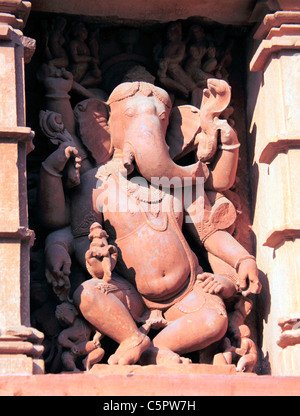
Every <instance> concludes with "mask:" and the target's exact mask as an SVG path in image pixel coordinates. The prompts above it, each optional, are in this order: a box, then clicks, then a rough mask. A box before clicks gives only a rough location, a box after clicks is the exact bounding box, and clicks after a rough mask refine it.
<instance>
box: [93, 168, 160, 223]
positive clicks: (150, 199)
mask: <svg viewBox="0 0 300 416" xmlns="http://www.w3.org/2000/svg"><path fill="white" fill-rule="evenodd" d="M109 176H113V177H114V179H115V180H116V182H117V183H118V184H119V187H120V189H121V190H123V191H124V192H125V193H126V194H127V196H128V197H130V198H132V199H134V200H135V202H136V204H137V205H138V206H139V209H140V211H141V213H142V215H143V217H144V219H145V220H146V222H147V224H148V225H149V226H150V227H151V228H152V229H154V230H156V231H165V230H166V229H167V227H168V215H167V213H166V212H163V211H162V212H161V217H162V224H157V223H154V222H153V221H151V219H150V218H149V216H148V215H147V214H150V215H152V216H153V217H155V218H157V217H158V216H159V213H160V211H161V210H160V203H161V202H162V201H163V199H164V198H165V197H166V193H165V192H164V191H162V190H160V189H159V188H158V187H156V186H154V185H152V184H149V185H148V183H147V184H146V183H144V184H141V183H134V182H132V181H130V180H128V179H127V177H126V176H127V171H126V169H125V168H124V167H123V165H122V162H120V161H114V160H111V161H109V162H108V163H106V164H105V165H103V166H101V167H100V168H99V169H98V172H97V174H96V177H97V178H100V177H102V178H103V179H105V180H107V179H108V177H109ZM142 179H143V178H142ZM143 182H145V179H143ZM143 203H146V204H148V205H149V206H150V208H147V207H146V208H145V209H144V207H143V205H142V204H143Z"/></svg>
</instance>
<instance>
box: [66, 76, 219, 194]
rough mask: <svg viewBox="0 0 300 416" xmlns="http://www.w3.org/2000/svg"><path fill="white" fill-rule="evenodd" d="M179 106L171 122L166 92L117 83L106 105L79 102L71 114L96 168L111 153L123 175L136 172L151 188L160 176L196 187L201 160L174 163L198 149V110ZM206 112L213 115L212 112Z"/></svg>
mask: <svg viewBox="0 0 300 416" xmlns="http://www.w3.org/2000/svg"><path fill="white" fill-rule="evenodd" d="M216 82H218V80H216ZM181 107H182V110H181V111H179V112H178V108H180V107H177V108H175V111H177V112H178V114H179V117H178V116H176V117H171V118H170V114H171V110H172V103H171V100H170V97H169V95H168V93H167V92H166V91H164V90H163V89H161V88H159V87H156V86H154V85H152V84H150V83H146V82H140V81H136V82H125V83H122V84H120V85H118V86H117V87H116V88H115V89H114V91H113V92H112V93H111V95H110V97H109V99H108V101H107V102H106V103H103V102H101V101H100V100H98V99H88V100H85V101H83V102H81V103H79V104H78V105H77V107H76V108H75V111H74V112H75V116H76V119H77V121H78V124H79V133H80V137H81V139H82V141H83V143H84V144H85V145H86V147H88V148H91V147H92V153H93V156H94V158H95V160H96V163H97V164H102V163H105V162H106V161H107V160H109V158H110V157H111V155H112V153H113V152H114V157H116V156H117V155H118V156H120V157H122V161H123V165H124V167H125V168H126V169H127V171H128V172H132V171H133V169H135V168H136V169H137V171H138V172H139V173H140V174H141V176H143V177H144V178H145V179H147V180H148V181H152V183H153V184H155V183H156V181H158V183H160V179H161V178H163V177H164V178H168V179H169V180H171V179H173V178H179V179H180V181H177V182H176V183H177V184H180V185H179V186H182V181H183V180H184V178H190V179H192V183H195V181H196V179H197V178H198V177H204V176H205V175H207V172H208V170H207V168H206V166H205V165H204V164H203V163H202V162H204V161H205V160H204V159H201V158H199V159H200V160H198V161H197V162H196V163H193V164H191V165H188V166H180V165H178V164H176V163H175V162H174V160H177V159H178V158H179V156H180V155H181V154H185V153H187V150H188V151H191V150H195V149H196V148H197V145H198V143H197V134H198V133H199V132H200V131H201V127H200V126H201V121H202V120H201V112H200V110H198V109H197V108H195V107H193V106H181ZM173 111H174V110H173ZM201 111H202V109H201ZM210 111H211V113H212V115H214V116H216V112H214V113H213V109H212V110H210ZM219 113H220V111H219ZM206 115H207V114H206ZM211 118H212V117H211ZM170 120H171V123H170V125H169V121H170ZM174 120H175V121H174ZM172 125H173V126H172ZM174 126H175V128H174ZM174 132H175V133H174ZM177 132H180V134H178V133H177ZM182 138H184V139H182ZM214 140H216V139H214ZM214 147H215V149H214V151H215V150H216V146H214ZM97 149H98V150H97ZM174 186H178V185H176V184H175V185H174Z"/></svg>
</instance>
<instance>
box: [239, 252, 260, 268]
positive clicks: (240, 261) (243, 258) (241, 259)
mask: <svg viewBox="0 0 300 416" xmlns="http://www.w3.org/2000/svg"><path fill="white" fill-rule="evenodd" d="M250 259H251V260H254V261H256V258H255V257H254V256H251V255H250V254H249V255H248V256H244V257H241V258H240V259H238V261H237V262H236V263H235V265H234V268H235V270H236V271H238V268H239V266H240V264H241V263H242V261H244V260H250Z"/></svg>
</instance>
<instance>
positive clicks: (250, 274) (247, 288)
mask: <svg viewBox="0 0 300 416" xmlns="http://www.w3.org/2000/svg"><path fill="white" fill-rule="evenodd" d="M238 279H239V284H240V287H241V289H242V295H243V296H248V295H249V294H250V293H253V294H258V293H260V291H261V283H260V281H259V279H258V269H257V265H256V261H255V260H254V259H247V260H244V261H242V262H241V264H240V266H239V268H238Z"/></svg>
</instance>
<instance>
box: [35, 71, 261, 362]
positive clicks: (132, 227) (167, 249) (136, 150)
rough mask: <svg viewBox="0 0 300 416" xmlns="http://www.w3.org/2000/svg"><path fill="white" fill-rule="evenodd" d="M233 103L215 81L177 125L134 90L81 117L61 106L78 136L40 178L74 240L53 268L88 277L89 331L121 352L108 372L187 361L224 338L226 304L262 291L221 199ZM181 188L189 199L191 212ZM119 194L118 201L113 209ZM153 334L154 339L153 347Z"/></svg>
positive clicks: (52, 222) (125, 89) (227, 180)
mask: <svg viewBox="0 0 300 416" xmlns="http://www.w3.org/2000/svg"><path fill="white" fill-rule="evenodd" d="M65 81H66V82H67V80H65ZM62 82H63V79H62ZM48 84H49V80H48ZM68 85H69V84H68ZM69 88H71V86H69ZM229 101H230V88H229V86H228V84H227V83H226V82H225V81H221V80H209V81H208V89H206V90H204V98H203V100H202V105H201V109H200V110H199V109H197V108H195V107H193V106H183V108H180V107H178V108H177V109H176V108H175V109H174V110H173V111H175V112H176V111H177V112H179V116H178V114H177V117H172V116H171V117H170V114H171V111H172V104H171V100H170V97H169V95H168V94H167V93H166V91H164V90H163V89H161V88H158V87H156V86H154V85H152V84H149V83H146V82H130V83H123V84H120V85H119V86H118V87H117V88H115V90H114V91H113V92H112V94H111V95H110V97H109V99H108V101H107V102H106V103H105V102H101V101H100V100H98V99H89V100H85V101H83V102H82V103H79V104H78V105H77V106H76V108H75V109H74V113H73V110H72V108H71V105H70V103H67V102H65V105H64V106H63V107H62V106H59V108H60V112H61V116H62V121H64V120H68V123H69V124H71V125H73V123H70V119H71V118H72V116H73V117H74V115H75V120H76V123H77V129H76V130H75V129H73V131H72V133H71V136H72V138H73V142H72V141H70V142H69V143H67V144H66V143H62V144H60V145H59V147H58V148H57V150H56V151H55V152H54V153H53V154H51V155H50V156H49V157H48V158H47V159H46V160H45V161H44V162H43V166H42V169H41V177H40V183H41V185H40V206H41V213H42V217H43V221H44V223H45V224H46V225H48V226H49V227H52V228H53V227H54V228H57V229H64V227H68V226H69V227H70V228H69V230H70V231H71V232H67V233H63V234H62V235H63V237H61V236H60V237H59V234H60V233H59V231H58V234H57V238H54V240H53V244H54V245H55V242H56V243H57V246H59V245H60V246H61V248H62V249H63V250H69V253H68V255H67V256H66V260H65V261H63V262H60V259H59V256H56V257H52V260H53V261H54V262H60V263H59V265H58V264H56V267H52V270H53V269H55V268H56V269H57V267H63V266H64V263H66V261H70V258H71V255H74V256H76V258H77V260H78V261H79V263H80V264H81V265H82V268H83V269H85V270H86V269H87V270H88V271H89V272H90V274H91V276H92V278H91V279H87V280H85V281H84V282H83V283H82V284H80V285H79V286H78V287H77V289H75V291H74V293H73V298H72V302H73V303H74V305H75V307H76V308H77V310H78V311H79V312H80V314H82V317H83V318H84V319H85V320H86V321H87V322H88V324H89V325H91V326H92V327H93V328H95V329H96V330H97V331H99V332H100V333H101V334H104V335H106V336H108V337H110V338H111V339H113V340H114V341H115V342H117V343H118V344H119V347H118V348H117V350H116V351H115V353H114V354H112V355H111V356H110V357H109V359H108V363H109V364H134V363H136V362H141V363H143V364H153V363H156V364H161V363H187V362H189V359H188V358H186V357H183V356H182V354H186V353H190V352H192V351H199V350H203V349H205V348H206V347H208V346H211V345H214V344H215V343H216V342H217V341H219V340H221V339H222V337H223V336H224V335H225V333H226V331H227V327H228V319H227V313H226V308H225V303H224V302H226V301H227V300H228V299H231V298H232V297H233V296H234V295H236V294H237V293H240V292H241V293H242V295H243V296H247V295H249V294H250V293H253V294H257V293H259V292H260V289H261V285H260V282H259V280H258V271H257V266H256V262H255V258H254V257H253V256H251V255H250V254H249V253H248V252H247V251H246V250H245V249H244V248H243V247H242V246H241V245H240V244H239V243H238V242H237V241H236V240H235V239H234V238H233V237H232V236H231V234H230V233H229V232H228V230H229V229H230V226H231V225H232V223H233V222H234V219H235V217H234V214H233V211H234V209H233V211H232V210H231V208H230V206H231V205H230V203H229V201H227V202H226V203H225V204H223V203H222V200H221V202H220V199H219V198H218V197H217V195H218V193H220V192H222V191H225V190H227V189H229V188H230V187H231V186H232V184H233V182H234V180H235V173H236V168H237V161H238V148H239V142H238V140H237V136H236V133H235V131H234V130H233V129H232V127H231V126H230V125H229V124H228V123H227V122H226V120H221V119H220V118H219V117H220V115H221V113H222V112H223V111H224V110H226V108H227V106H228V104H229ZM75 120H74V124H75ZM169 120H170V125H169ZM176 120H177V121H176ZM195 126H196V127H195ZM51 128H52V130H53V131H54V135H55V131H56V127H55V125H52V127H51ZM58 130H59V131H60V132H61V131H62V130H63V126H61V125H60V127H59V129H58ZM44 131H45V133H46V134H47V135H48V136H50V137H51V134H50V133H49V129H48V130H47V131H46V129H44ZM75 131H77V132H78V134H79V135H80V138H79V137H78V136H76V133H75ZM218 140H219V142H218ZM166 141H167V142H168V145H167V143H166ZM89 146H91V153H89V156H91V154H92V156H93V157H90V158H89V156H88V154H87V152H86V150H85V148H87V149H89ZM201 149H202V150H203V153H202V151H201ZM207 149H208V150H207ZM189 150H192V151H196V153H197V155H198V158H197V160H196V161H195V163H193V164H191V165H188V166H181V165H178V164H176V163H175V162H174V161H173V160H172V158H173V159H180V157H181V156H182V155H183V154H185V153H187V152H188V151H189ZM80 155H81V156H83V157H82V158H81V157H80ZM170 155H172V157H171V156H170ZM203 155H204V156H203ZM207 161H209V164H207V163H206V162H207ZM72 163H73V164H74V166H75V167H76V169H78V172H79V180H78V184H77V185H76V186H73V187H72V188H66V187H65V186H64V179H65V178H64V172H65V168H66V167H67V165H68V164H72ZM162 180H163V181H162ZM199 180H200V182H203V183H204V191H203V192H202V193H201V192H200V194H198V192H196V191H197V185H198V183H199ZM161 181H162V182H161ZM187 184H188V186H185V185H187ZM168 186H169V187H168ZM54 191H55V195H56V197H55V198H53V192H54ZM179 191H180V192H181V195H184V193H187V194H188V196H189V198H188V199H189V201H188V203H186V202H184V198H180V196H179V195H180V193H178V192H179ZM112 195H113V196H116V195H118V198H117V199H115V200H114V201H115V202H114V203H111V199H110V198H111V196H112ZM218 201H219V203H218ZM223 202H224V201H223ZM124 204H125V205H124ZM124 206H125V207H126V208H125V209H124ZM91 226H92V228H91V229H90V227H91ZM183 226H184V227H185V232H186V233H188V234H189V237H190V238H191V239H193V241H194V244H196V246H197V247H198V248H197V250H205V252H206V253H207V256H208V260H209V263H210V267H211V271H212V273H211V272H208V271H207V270H203V268H202V265H201V264H199V260H198V257H197V254H198V252H196V253H195V252H193V251H192V250H191V248H190V246H189V244H188V241H187V239H186V238H185V236H184V234H183V232H182V228H183ZM102 227H103V230H105V234H104V233H102V231H103V230H102ZM50 235H51V234H50ZM52 235H53V234H52ZM89 235H90V239H91V240H89V238H88V236H89ZM54 237H55V235H54ZM61 238H62V239H63V242H62V240H61ZM104 251H105V253H104ZM107 265H108V267H107ZM48 267H49V265H48ZM50 269H51V267H49V270H50ZM52 276H53V279H54V281H55V280H56V282H57V275H55V273H53V274H52ZM150 328H155V330H156V331H158V332H157V333H156V334H155V336H154V337H153V339H150V338H149V337H148V335H149V330H150ZM147 333H148V335H147ZM242 348H243V347H242ZM245 354H246V353H245Z"/></svg>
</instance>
